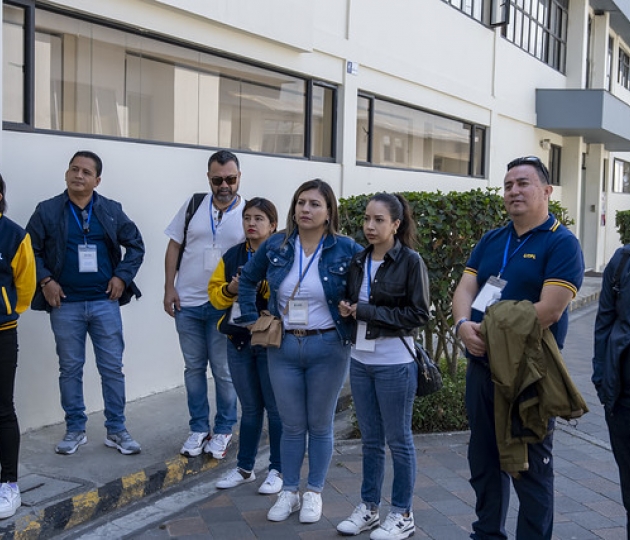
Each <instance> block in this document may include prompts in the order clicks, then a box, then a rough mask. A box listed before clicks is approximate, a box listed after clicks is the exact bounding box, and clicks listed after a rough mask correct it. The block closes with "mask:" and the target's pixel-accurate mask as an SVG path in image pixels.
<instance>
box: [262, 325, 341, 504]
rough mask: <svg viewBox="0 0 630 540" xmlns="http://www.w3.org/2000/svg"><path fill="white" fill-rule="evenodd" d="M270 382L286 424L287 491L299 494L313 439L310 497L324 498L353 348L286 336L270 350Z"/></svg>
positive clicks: (325, 337)
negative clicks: (313, 494) (336, 419)
mask: <svg viewBox="0 0 630 540" xmlns="http://www.w3.org/2000/svg"><path fill="white" fill-rule="evenodd" d="M268 355H269V377H270V378H271V384H272V385H273V391H274V394H275V396H276V403H277V404H278V410H279V411H280V418H281V419H282V439H281V441H280V455H281V458H282V476H283V480H284V489H285V490H288V491H297V490H298V489H299V486H300V469H301V467H302V463H303V461H304V455H305V453H306V439H307V435H308V466H309V470H308V484H307V487H306V489H307V490H309V491H316V492H321V491H322V489H323V488H324V482H325V481H326V473H327V472H328V467H329V466H330V460H331V459H332V452H333V418H334V414H335V408H336V406H337V398H338V397H339V392H340V391H341V387H342V386H343V382H344V380H345V378H346V375H347V373H348V362H349V360H350V345H344V344H343V343H342V341H341V339H340V338H339V334H338V333H337V332H326V333H324V334H316V335H313V336H307V337H296V336H294V335H293V334H285V336H284V338H283V339H282V345H281V346H280V348H279V349H272V348H270V349H269V350H268Z"/></svg>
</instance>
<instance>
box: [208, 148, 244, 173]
mask: <svg viewBox="0 0 630 540" xmlns="http://www.w3.org/2000/svg"><path fill="white" fill-rule="evenodd" d="M215 161H216V162H217V163H218V164H219V165H225V164H226V163H229V162H230V161H233V162H234V163H236V168H237V169H238V170H239V171H240V170H241V164H240V163H239V162H238V158H237V157H236V156H235V155H234V154H233V153H232V152H230V151H229V150H219V151H218V152H215V153H214V154H212V155H211V156H210V159H209V160H208V170H210V165H212V164H213V163H214V162H215Z"/></svg>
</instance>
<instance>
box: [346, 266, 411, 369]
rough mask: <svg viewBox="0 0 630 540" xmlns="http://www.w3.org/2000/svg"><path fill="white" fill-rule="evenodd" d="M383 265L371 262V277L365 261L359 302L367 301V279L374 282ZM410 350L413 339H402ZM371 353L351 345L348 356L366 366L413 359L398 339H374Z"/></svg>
mask: <svg viewBox="0 0 630 540" xmlns="http://www.w3.org/2000/svg"><path fill="white" fill-rule="evenodd" d="M381 264H383V261H382V260H381V261H372V275H371V276H369V275H368V264H367V259H366V262H365V265H364V266H363V282H362V283H361V290H360V291H359V302H367V301H368V279H369V280H370V283H373V282H374V276H376V271H377V270H378V269H379V267H380V266H381ZM403 339H404V340H405V341H406V342H407V344H408V345H409V347H410V348H411V350H412V351H413V347H414V344H413V338H412V337H411V336H405V337H404V338H403ZM374 341H375V344H374V350H373V351H359V350H357V348H356V345H352V351H351V353H350V356H352V358H354V359H355V360H357V361H358V362H361V363H362V364H368V365H388V366H389V365H394V364H407V363H408V362H413V358H412V357H411V354H409V351H408V350H407V347H405V344H404V343H403V342H402V341H401V340H400V338H399V337H379V338H376V339H375V340H374Z"/></svg>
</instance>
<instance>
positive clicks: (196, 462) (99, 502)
mask: <svg viewBox="0 0 630 540" xmlns="http://www.w3.org/2000/svg"><path fill="white" fill-rule="evenodd" d="M218 465H219V461H218V460H216V459H214V458H212V457H210V456H206V455H203V456H200V457H199V458H195V459H189V458H187V457H184V456H177V457H175V458H173V459H169V460H168V461H166V462H164V463H159V464H157V465H152V466H150V467H147V468H146V469H143V470H141V471H139V472H137V473H133V474H130V475H128V476H124V477H122V478H118V479H116V480H112V481H111V482H108V483H107V484H105V485H103V486H101V487H99V488H97V489H93V490H91V491H87V492H84V493H79V494H78V495H75V496H73V497H69V498H67V499H64V500H61V501H58V502H56V503H54V504H53V505H51V506H48V507H46V508H44V509H43V510H41V511H39V512H37V513H34V514H31V515H27V516H22V517H20V518H18V519H17V520H16V521H15V522H14V523H12V524H10V525H9V526H7V527H0V538H2V539H4V540H14V539H15V540H40V539H45V538H52V537H53V536H54V535H56V534H59V533H61V532H64V531H68V530H69V529H71V528H73V527H76V526H77V525H80V524H82V523H85V522H86V521H89V520H93V519H96V518H99V517H101V516H103V515H104V514H106V513H108V512H111V511H112V510H117V509H120V508H122V507H124V506H125V505H127V504H130V503H132V502H136V501H138V500H140V499H142V498H143V497H147V496H148V495H152V494H154V493H158V492H160V491H163V490H165V489H167V488H170V487H172V486H174V485H176V484H178V483H179V482H181V481H182V480H183V479H184V478H186V477H188V476H192V475H195V474H199V473H202V472H206V471H209V470H211V469H214V468H215V467H217V466H218Z"/></svg>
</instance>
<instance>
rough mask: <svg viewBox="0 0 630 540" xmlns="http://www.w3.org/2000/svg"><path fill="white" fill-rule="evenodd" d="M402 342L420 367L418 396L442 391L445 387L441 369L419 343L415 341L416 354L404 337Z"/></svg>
mask: <svg viewBox="0 0 630 540" xmlns="http://www.w3.org/2000/svg"><path fill="white" fill-rule="evenodd" d="M399 337H400V336H399ZM400 340H401V341H402V342H403V343H404V344H405V347H406V348H407V350H408V351H409V354H410V355H411V357H412V358H413V360H414V362H415V363H416V365H417V366H418V387H417V388H416V396H418V397H424V396H428V395H430V394H434V393H435V392H437V391H438V390H441V389H442V387H443V386H444V382H443V381H442V374H441V373H440V368H438V367H437V365H436V364H435V362H433V360H432V359H431V357H430V356H429V353H428V352H427V351H426V350H425V348H424V347H423V346H422V345H421V344H420V343H418V342H417V341H414V345H415V354H414V352H413V351H412V350H411V347H409V344H408V343H407V342H406V341H405V340H404V339H403V338H402V337H400Z"/></svg>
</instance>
